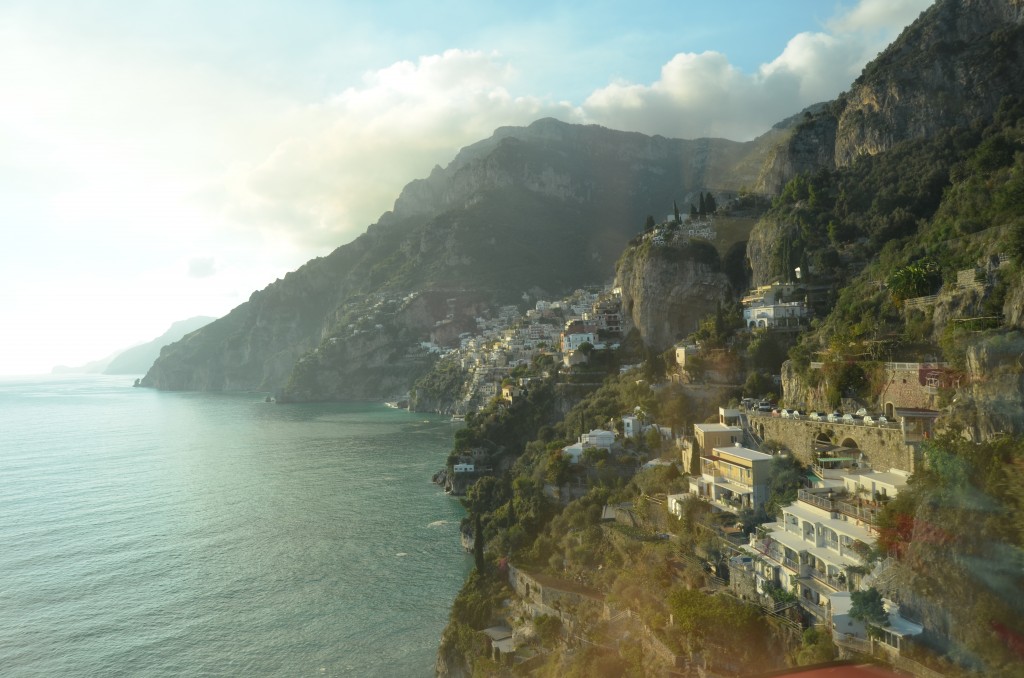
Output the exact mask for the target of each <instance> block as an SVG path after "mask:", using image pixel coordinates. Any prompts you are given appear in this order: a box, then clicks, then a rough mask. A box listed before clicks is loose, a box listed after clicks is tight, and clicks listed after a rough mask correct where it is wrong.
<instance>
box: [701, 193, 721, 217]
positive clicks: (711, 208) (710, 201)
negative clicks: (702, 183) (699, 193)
mask: <svg viewBox="0 0 1024 678" xmlns="http://www.w3.org/2000/svg"><path fill="white" fill-rule="evenodd" d="M704 207H706V208H707V211H708V214H714V213H715V210H717V209H718V203H716V202H715V196H713V195H711V193H710V192H709V193H708V194H707V195H705V196H704Z"/></svg>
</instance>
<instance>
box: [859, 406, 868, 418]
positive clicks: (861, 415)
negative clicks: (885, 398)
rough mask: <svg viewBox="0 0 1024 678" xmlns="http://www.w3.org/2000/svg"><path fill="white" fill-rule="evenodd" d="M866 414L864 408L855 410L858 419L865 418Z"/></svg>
mask: <svg viewBox="0 0 1024 678" xmlns="http://www.w3.org/2000/svg"><path fill="white" fill-rule="evenodd" d="M867 414H868V411H867V410H866V409H865V408H863V407H862V408H860V409H859V410H857V416H858V417H866V416H867Z"/></svg>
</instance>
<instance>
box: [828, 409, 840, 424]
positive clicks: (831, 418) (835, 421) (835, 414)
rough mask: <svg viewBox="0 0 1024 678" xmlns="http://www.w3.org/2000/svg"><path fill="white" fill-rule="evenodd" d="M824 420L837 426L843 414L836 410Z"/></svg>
mask: <svg viewBox="0 0 1024 678" xmlns="http://www.w3.org/2000/svg"><path fill="white" fill-rule="evenodd" d="M825 420H826V421H827V422H828V423H830V424H838V423H839V422H840V421H842V420H843V413H842V412H840V411H839V410H836V411H835V412H831V413H829V414H828V415H826V416H825Z"/></svg>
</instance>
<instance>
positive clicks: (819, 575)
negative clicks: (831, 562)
mask: <svg viewBox="0 0 1024 678" xmlns="http://www.w3.org/2000/svg"><path fill="white" fill-rule="evenodd" d="M809 574H810V575H811V577H812V578H813V579H815V580H817V581H820V582H821V583H822V584H824V585H825V586H828V587H829V588H832V589H835V590H836V591H845V590H846V579H845V578H843V579H842V580H840V579H839V578H838V577H830V576H829V575H827V574H825V573H824V572H821V571H819V570H817V569H815V568H813V567H812V568H809Z"/></svg>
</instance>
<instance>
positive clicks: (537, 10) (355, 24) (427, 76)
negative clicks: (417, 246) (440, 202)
mask: <svg viewBox="0 0 1024 678" xmlns="http://www.w3.org/2000/svg"><path fill="white" fill-rule="evenodd" d="M929 4H931V2H930V0H837V1H835V2H830V1H829V0H786V1H785V2H771V3H769V2H764V1H763V0H759V1H754V0H731V1H727V2H718V3H710V2H691V1H685V2H684V1H682V0H674V1H665V2H644V1H643V0H634V2H631V3H625V2H605V1H598V2H591V3H575V2H572V3H570V2H564V1H560V0H547V1H545V2H533V1H532V0H530V1H521V2H518V3H507V2H506V3H491V2H487V1H483V0H476V1H474V2H447V1H445V0H437V1H436V2H433V3H429V4H428V3H416V2H410V1H408V0H379V1H378V2H375V3H366V2H354V1H350V0H340V1H339V0H333V1H330V0H302V1H301V2H296V1H295V0H289V1H284V0H245V1H242V0H217V1H216V2H212V1H210V0H146V1H142V2H139V1H138V0H135V1H134V2H132V1H124V2H119V1H115V0H70V1H69V0H48V1H47V2H45V3H41V2H38V1H37V0H24V1H22V0H0V229H2V231H0V232H2V234H3V246H2V247H0V270H2V271H3V273H4V284H3V285H0V375H16V374H42V373H47V372H49V371H50V369H51V368H52V367H53V366H55V365H58V364H61V365H81V364H84V363H86V362H88V361H91V360H96V359H99V358H102V357H104V356H106V355H108V354H110V353H113V352H115V351H117V350H120V349H123V348H127V347H129V346H132V345H135V344H138V343H142V342H145V341H148V340H150V339H153V338H155V337H157V336H159V335H160V334H162V333H163V332H164V331H165V330H166V329H167V328H168V327H169V326H170V324H171V323H172V322H174V321H176V320H182V319H185V318H189V317H192V316H196V315H209V316H215V317H219V316H222V315H224V314H226V313H227V312H228V311H230V310H231V309H232V308H234V307H235V306H237V305H238V304H240V303H242V302H244V301H246V300H247V299H248V298H249V296H250V295H251V294H252V292H253V291H255V290H258V289H262V288H264V287H266V286H267V285H268V284H270V283H271V282H273V281H274V280H275V279H277V278H279V277H283V276H284V274H285V273H287V272H288V271H291V270H294V269H296V268H298V267H299V266H301V265H302V264H303V263H305V262H306V261H308V260H309V259H311V258H313V257H317V256H322V255H326V254H328V253H329V252H330V251H332V250H333V249H334V248H335V247H337V246H339V245H342V244H345V243H347V242H349V241H351V240H353V239H354V238H355V237H356V236H358V235H359V234H360V233H362V232H364V231H365V230H366V227H367V226H369V225H370V224H372V223H374V222H376V220H377V219H378V218H379V217H380V215H381V214H382V213H383V212H385V211H387V210H389V209H391V207H392V206H393V204H394V201H395V199H396V198H397V197H398V194H399V192H400V191H401V189H402V187H404V186H405V185H406V184H407V183H409V182H410V181H412V180H414V179H417V178H421V177H424V176H426V175H427V174H428V173H429V172H430V170H431V168H433V167H434V166H436V165H441V166H444V165H447V164H448V163H449V162H450V161H451V160H452V159H453V158H454V156H455V154H456V153H457V152H458V150H459V149H460V148H462V147H463V146H466V145H468V144H471V143H473V142H475V141H478V140H480V139H483V138H486V137H488V136H490V135H491V133H492V132H493V131H494V129H495V128H497V127H500V126H504V125H527V124H529V123H530V122H532V121H534V120H536V119H538V118H541V117H545V116H553V117H557V118H559V119H561V120H564V121H566V122H573V123H586V124H599V125H603V126H605V127H610V128H613V129H622V130H629V131H637V132H643V133H646V134H661V135H663V136H668V137H682V138H698V137H707V136H713V137H725V138H729V139H734V140H746V139H751V138H753V137H755V136H757V135H759V134H761V133H763V132H765V131H766V130H767V129H768V128H769V127H771V125H772V124H774V123H775V122H778V121H779V120H781V119H782V118H785V117H787V116H789V115H792V114H794V113H797V112H798V111H800V110H801V109H802V108H803V107H805V106H807V105H810V104H813V103H817V102H819V101H825V100H828V99H832V98H834V97H835V96H836V95H838V94H839V93H840V92H842V91H843V90H844V89H846V88H847V87H849V85H850V83H851V82H852V81H853V80H854V78H856V77H857V76H858V75H859V74H860V72H861V69H862V68H863V67H864V65H865V64H866V63H867V62H868V61H869V60H870V59H871V58H873V57H874V56H875V55H877V53H878V52H880V51H881V50H882V49H884V47H885V46H886V45H887V44H888V43H890V42H891V41H892V40H893V39H895V37H896V36H897V35H899V33H900V31H901V30H902V29H903V28H904V27H905V26H907V25H908V24H909V23H911V22H912V21H913V20H914V19H915V18H916V17H917V16H918V14H919V13H920V12H921V11H922V10H924V9H925V8H926V7H927V6H928V5H929Z"/></svg>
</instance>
